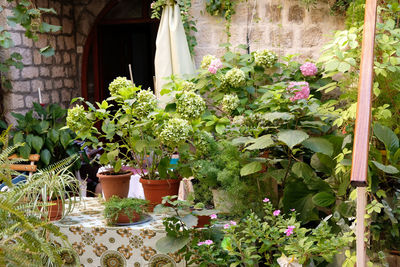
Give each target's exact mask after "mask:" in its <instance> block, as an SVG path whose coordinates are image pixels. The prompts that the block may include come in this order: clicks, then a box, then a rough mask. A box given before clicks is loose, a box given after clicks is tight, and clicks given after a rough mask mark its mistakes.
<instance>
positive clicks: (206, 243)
mask: <svg viewBox="0 0 400 267" xmlns="http://www.w3.org/2000/svg"><path fill="white" fill-rule="evenodd" d="M213 243H214V242H213V241H212V240H206V241H204V244H205V245H212V244H213Z"/></svg>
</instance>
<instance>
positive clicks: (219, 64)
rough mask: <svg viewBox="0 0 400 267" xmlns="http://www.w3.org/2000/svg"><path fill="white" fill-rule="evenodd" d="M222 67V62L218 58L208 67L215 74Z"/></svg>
mask: <svg viewBox="0 0 400 267" xmlns="http://www.w3.org/2000/svg"><path fill="white" fill-rule="evenodd" d="M220 68H222V62H221V60H219V59H218V58H217V59H214V60H213V61H211V63H210V66H209V67H208V71H209V72H210V73H212V74H215V73H217V70H219V69H220Z"/></svg>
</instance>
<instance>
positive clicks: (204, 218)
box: [194, 215, 211, 228]
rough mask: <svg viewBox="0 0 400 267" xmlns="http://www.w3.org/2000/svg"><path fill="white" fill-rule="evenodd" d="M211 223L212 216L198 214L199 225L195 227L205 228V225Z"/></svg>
mask: <svg viewBox="0 0 400 267" xmlns="http://www.w3.org/2000/svg"><path fill="white" fill-rule="evenodd" d="M210 224H211V218H210V216H206V215H197V225H196V226H195V227H194V228H203V227H204V226H205V225H210Z"/></svg>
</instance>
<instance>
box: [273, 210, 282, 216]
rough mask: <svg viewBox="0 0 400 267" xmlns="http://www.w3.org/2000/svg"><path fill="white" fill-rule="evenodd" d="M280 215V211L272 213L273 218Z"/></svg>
mask: <svg viewBox="0 0 400 267" xmlns="http://www.w3.org/2000/svg"><path fill="white" fill-rule="evenodd" d="M280 213H281V211H280V210H276V211H274V212H273V213H272V214H273V215H274V216H278V215H279V214H280Z"/></svg>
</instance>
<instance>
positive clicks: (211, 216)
mask: <svg viewBox="0 0 400 267" xmlns="http://www.w3.org/2000/svg"><path fill="white" fill-rule="evenodd" d="M210 218H211V219H212V220H215V219H217V218H218V217H217V214H211V215H210Z"/></svg>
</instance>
